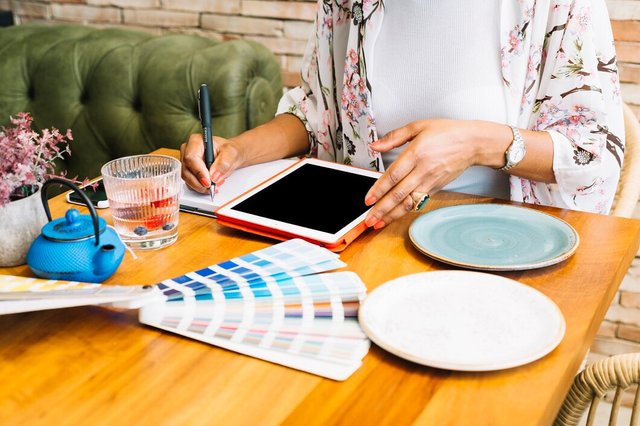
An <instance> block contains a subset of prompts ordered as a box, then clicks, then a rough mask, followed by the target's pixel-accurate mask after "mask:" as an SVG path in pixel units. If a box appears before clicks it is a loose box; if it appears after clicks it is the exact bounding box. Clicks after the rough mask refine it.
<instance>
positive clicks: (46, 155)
mask: <svg viewBox="0 0 640 426" xmlns="http://www.w3.org/2000/svg"><path fill="white" fill-rule="evenodd" d="M10 121H11V124H12V125H13V126H12V127H0V206H2V205H4V204H6V203H8V202H10V201H12V200H15V199H19V198H23V197H25V196H28V195H31V194H32V193H33V192H35V191H36V190H37V188H38V187H39V186H40V185H42V183H44V181H45V180H46V179H47V178H48V177H50V176H52V175H54V174H55V161H56V160H57V159H62V158H63V155H64V154H69V153H70V150H69V146H68V143H69V141H71V140H72V139H73V138H72V136H71V130H69V129H67V131H66V132H65V134H64V135H62V134H61V133H60V131H59V130H58V129H56V128H51V129H44V130H43V131H42V135H39V134H38V133H37V132H35V131H33V130H32V129H31V123H32V122H33V118H32V117H31V115H30V114H29V113H26V112H20V113H18V114H17V117H10Z"/></svg>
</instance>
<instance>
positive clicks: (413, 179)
mask: <svg viewBox="0 0 640 426" xmlns="http://www.w3.org/2000/svg"><path fill="white" fill-rule="evenodd" d="M421 180H422V176H421V175H420V174H419V173H418V172H417V171H415V170H414V171H412V172H411V173H410V174H409V175H408V176H407V177H406V178H405V179H403V180H402V182H399V183H398V184H397V185H395V186H394V187H393V188H391V189H390V190H389V192H388V193H386V194H385V195H384V196H383V197H382V198H381V199H380V200H379V201H378V202H377V203H376V205H375V206H374V207H373V208H372V209H371V211H370V212H369V214H368V215H367V217H366V219H365V224H366V225H367V226H374V227H375V225H376V223H377V222H379V221H383V222H385V223H390V222H391V221H392V220H395V219H397V218H398V217H400V216H401V215H402V214H404V213H406V212H407V211H411V210H412V209H413V198H412V196H411V195H412V193H413V192H414V191H418V192H424V193H429V190H430V189H431V187H430V186H428V184H425V183H423V182H421ZM399 206H400V207H401V209H399V210H398V207H399ZM392 212H393V213H392ZM400 212H402V214H400Z"/></svg>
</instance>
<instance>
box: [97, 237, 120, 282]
mask: <svg viewBox="0 0 640 426" xmlns="http://www.w3.org/2000/svg"><path fill="white" fill-rule="evenodd" d="M118 263H119V262H117V259H116V246H114V245H113V244H104V245H103V246H101V247H100V250H99V251H98V252H97V253H96V254H95V256H94V257H93V272H94V274H95V275H96V276H104V277H105V278H106V277H108V276H110V275H111V274H112V273H113V271H115V269H116V268H117V267H118Z"/></svg>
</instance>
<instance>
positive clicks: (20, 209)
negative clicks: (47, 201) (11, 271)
mask: <svg viewBox="0 0 640 426" xmlns="http://www.w3.org/2000/svg"><path fill="white" fill-rule="evenodd" d="M45 223H47V215H46V214H45V212H44V207H43V206H42V199H41V198H40V191H38V192H36V193H35V194H33V195H30V196H29V197H27V198H23V199H21V200H16V201H11V202H10V203H8V204H5V205H4V206H2V207H0V267H7V266H17V265H23V264H24V263H25V262H26V258H27V252H28V251H29V247H31V243H32V242H33V240H35V239H36V237H37V236H38V235H40V231H41V230H42V227H43V226H44V224H45Z"/></svg>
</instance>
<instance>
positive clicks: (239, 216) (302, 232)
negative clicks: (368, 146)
mask: <svg viewBox="0 0 640 426" xmlns="http://www.w3.org/2000/svg"><path fill="white" fill-rule="evenodd" d="M305 164H313V165H317V166H321V167H325V168H329V169H336V170H341V171H346V172H349V173H353V174H357V175H362V176H369V177H373V178H379V177H380V176H381V175H382V173H380V172H377V171H373V170H367V169H362V168H359V167H353V166H347V165H344V164H338V163H332V162H330V161H324V160H318V159H316V158H304V159H302V160H300V161H299V162H298V163H296V164H294V165H293V166H291V167H289V168H288V169H285V170H284V171H283V172H281V173H280V174H278V175H276V176H274V177H273V178H271V179H269V180H267V181H265V182H263V183H262V184H260V185H258V186H256V187H255V188H253V189H251V190H249V191H247V192H246V193H244V194H243V195H241V196H239V197H238V198H235V199H233V200H231V201H230V202H228V203H227V204H225V205H223V206H221V207H220V208H219V209H218V210H217V211H216V213H217V215H218V216H223V219H226V218H230V219H233V220H237V221H240V222H242V223H245V224H248V225H253V226H257V227H262V228H268V229H270V230H273V232H274V233H277V234H283V233H286V234H290V235H295V236H299V237H301V238H307V239H311V240H315V241H318V242H322V243H326V244H333V243H336V242H337V241H340V239H341V238H343V237H344V236H345V235H346V234H347V233H348V232H349V231H351V230H352V229H353V228H355V227H356V226H357V225H358V224H359V223H361V222H362V221H364V218H365V216H366V215H367V213H368V212H369V210H371V209H370V208H369V209H367V210H366V211H365V212H364V213H362V214H361V215H359V216H358V217H357V218H355V219H353V220H352V221H351V222H349V223H348V224H347V225H346V226H344V227H343V228H342V229H340V230H339V231H338V232H336V233H334V234H331V233H328V232H323V231H318V230H316V229H312V228H306V227H303V226H299V225H293V224H290V223H286V222H281V221H279V220H273V219H269V218H265V217H262V216H257V215H254V214H250V213H245V212H240V211H237V210H233V208H234V207H235V206H236V205H238V204H239V203H241V202H243V201H244V200H246V199H248V198H250V197H252V196H253V195H254V194H256V193H258V192H260V191H261V190H262V189H264V188H266V187H268V186H270V185H272V184H273V183H274V182H277V181H279V180H280V179H282V178H283V177H285V176H287V175H289V174H290V173H293V172H294V171H296V170H298V169H299V168H300V167H302V166H303V165H305ZM292 201H294V200H292Z"/></svg>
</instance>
